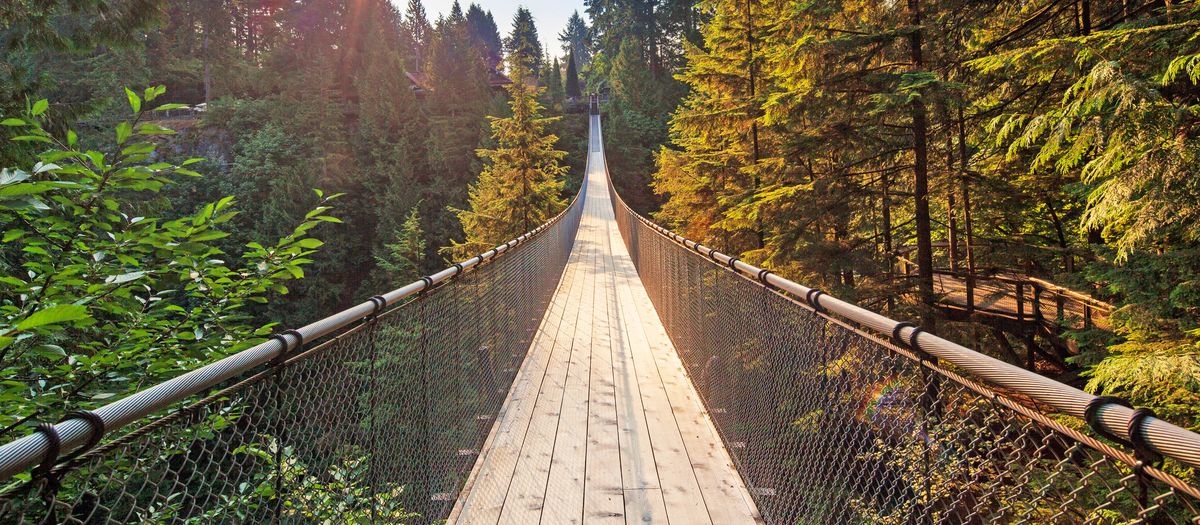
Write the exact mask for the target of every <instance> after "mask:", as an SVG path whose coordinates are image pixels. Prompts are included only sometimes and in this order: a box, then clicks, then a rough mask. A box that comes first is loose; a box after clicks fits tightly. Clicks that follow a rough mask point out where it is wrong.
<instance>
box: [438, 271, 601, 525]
mask: <svg viewBox="0 0 1200 525" xmlns="http://www.w3.org/2000/svg"><path fill="white" fill-rule="evenodd" d="M577 274H578V269H577V268H576V267H572V266H570V265H568V266H567V268H566V269H565V270H564V272H563V278H562V279H561V280H560V281H559V285H558V289H557V290H556V291H555V295H554V299H553V300H552V301H551V304H550V307H549V308H548V309H547V311H546V316H545V318H544V319H543V323H542V326H541V327H539V329H538V333H537V335H536V336H535V337H534V340H533V342H532V343H531V345H530V350H529V352H528V354H527V356H526V358H525V362H524V363H522V365H521V369H520V371H519V372H518V376H517V378H516V380H515V381H514V382H513V386H512V388H511V389H510V390H509V394H508V397H507V399H506V400H505V402H504V405H503V408H502V409H501V413H500V417H499V420H498V421H497V423H496V425H495V426H494V428H493V429H492V432H491V433H490V435H489V438H488V443H487V444H486V445H485V446H484V448H483V452H481V454H480V456H479V459H478V460H477V461H476V464H477V465H478V466H477V467H476V469H473V470H478V474H477V475H473V479H472V480H471V481H469V482H468V483H469V484H470V488H469V490H468V489H464V492H463V493H464V494H465V496H464V497H461V498H459V502H458V503H456V504H455V509H454V510H453V511H452V512H451V519H449V520H448V522H449V523H467V524H475V523H479V524H494V523H496V522H498V521H499V517H500V512H501V510H502V508H503V505H504V501H505V498H506V496H507V494H508V490H509V485H510V484H511V481H512V476H513V473H514V471H515V469H516V463H517V459H518V457H519V454H520V449H521V446H522V444H523V443H524V441H525V437H526V433H527V431H528V427H529V422H530V420H531V416H532V410H533V408H534V400H535V399H536V397H537V393H538V392H539V391H540V390H541V385H542V382H543V380H544V379H545V374H546V370H547V367H548V364H549V360H550V356H551V353H552V350H553V342H554V338H555V337H556V336H557V334H558V331H559V329H560V325H561V322H562V317H563V316H564V314H565V313H566V312H567V307H566V303H567V299H568V298H569V296H570V290H571V288H572V287H573V286H574V285H575V283H576V282H577V279H576V276H577Z"/></svg>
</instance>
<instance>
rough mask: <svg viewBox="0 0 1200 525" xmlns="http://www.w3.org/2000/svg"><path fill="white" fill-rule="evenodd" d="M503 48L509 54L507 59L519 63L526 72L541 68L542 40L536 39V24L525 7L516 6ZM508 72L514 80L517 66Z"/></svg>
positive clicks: (516, 77) (518, 79) (518, 78)
mask: <svg viewBox="0 0 1200 525" xmlns="http://www.w3.org/2000/svg"><path fill="white" fill-rule="evenodd" d="M504 47H505V49H507V50H508V53H509V55H510V57H509V60H510V61H514V62H515V63H519V64H520V66H521V67H522V68H523V69H524V70H525V71H526V72H538V71H541V69H542V42H541V40H539V39H538V33H537V26H536V25H535V24H534V23H533V13H531V12H529V9H527V8H525V7H518V8H517V14H516V15H514V16H513V23H512V30H511V31H510V32H509V34H508V39H506V40H505V42H504ZM510 74H511V75H512V76H513V78H514V80H517V81H520V79H521V77H518V76H516V74H517V68H516V67H512V68H511V71H510Z"/></svg>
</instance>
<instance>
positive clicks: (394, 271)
mask: <svg viewBox="0 0 1200 525" xmlns="http://www.w3.org/2000/svg"><path fill="white" fill-rule="evenodd" d="M391 236H392V238H393V242H389V243H386V244H384V252H383V254H381V255H376V256H375V264H376V266H377V267H378V268H379V270H380V271H381V272H382V273H383V274H384V277H385V279H386V281H387V282H388V283H391V284H390V286H396V285H398V284H402V283H407V282H409V281H412V280H413V279H416V278H417V277H419V276H420V275H421V268H422V262H423V261H424V260H425V249H426V244H425V231H424V230H423V229H422V228H421V215H420V212H419V208H418V207H417V206H413V207H412V208H410V209H409V210H408V214H406V215H405V216H404V222H403V223H401V225H400V228H399V229H397V230H395V231H393V232H392V235H391Z"/></svg>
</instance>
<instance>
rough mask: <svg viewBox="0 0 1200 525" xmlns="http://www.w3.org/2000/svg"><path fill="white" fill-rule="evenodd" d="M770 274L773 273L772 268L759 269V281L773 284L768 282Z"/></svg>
mask: <svg viewBox="0 0 1200 525" xmlns="http://www.w3.org/2000/svg"><path fill="white" fill-rule="evenodd" d="M768 275H771V270H759V271H758V281H759V282H761V283H763V284H765V285H767V286H771V283H769V282H767V276H768Z"/></svg>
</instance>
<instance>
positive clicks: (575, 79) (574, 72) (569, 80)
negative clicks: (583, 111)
mask: <svg viewBox="0 0 1200 525" xmlns="http://www.w3.org/2000/svg"><path fill="white" fill-rule="evenodd" d="M576 62H578V60H577V59H576V58H575V52H574V51H571V52H570V53H567V76H566V79H565V80H564V82H566V87H565V90H566V96H568V97H571V98H579V97H581V96H583V93H581V92H580V91H579V69H578V68H577V67H576V66H575V64H576Z"/></svg>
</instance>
